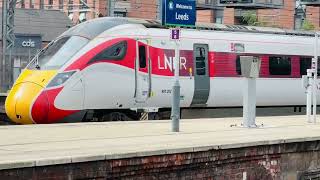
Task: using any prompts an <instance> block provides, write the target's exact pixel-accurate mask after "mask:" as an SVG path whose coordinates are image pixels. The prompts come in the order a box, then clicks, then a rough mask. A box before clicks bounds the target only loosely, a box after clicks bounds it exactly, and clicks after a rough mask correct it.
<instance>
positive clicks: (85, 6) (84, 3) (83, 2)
mask: <svg viewBox="0 0 320 180" xmlns="http://www.w3.org/2000/svg"><path fill="white" fill-rule="evenodd" d="M80 2H81V4H82V8H89V7H88V6H87V3H88V2H87V0H80Z"/></svg>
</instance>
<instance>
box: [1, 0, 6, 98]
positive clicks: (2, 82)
mask: <svg viewBox="0 0 320 180" xmlns="http://www.w3.org/2000/svg"><path fill="white" fill-rule="evenodd" d="M6 50H7V0H3V1H2V59H1V63H0V66H1V77H0V79H1V84H0V92H5V75H6V53H7V52H6Z"/></svg>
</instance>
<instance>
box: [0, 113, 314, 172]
mask: <svg viewBox="0 0 320 180" xmlns="http://www.w3.org/2000/svg"><path fill="white" fill-rule="evenodd" d="M318 120H319V121H320V117H318ZM240 124H241V118H234V117H233V118H216V119H192V120H182V121H181V124H180V128H181V132H179V133H173V132H171V121H164V120H163V121H140V122H108V123H79V124H54V125H27V126H0V137H1V138H0V169H11V168H19V167H32V166H44V165H54V164H64V163H75V162H85V161H95V160H105V159H118V158H129V157H137V156H148V155H161V154H171V153H182V152H193V151H203V150H209V149H228V148H238V147H247V146H256V145H267V144H278V143H285V142H301V141H313V140H320V123H316V124H314V123H307V122H306V117H305V116H273V117H258V118H257V124H258V125H261V124H263V126H261V127H259V128H251V129H247V128H243V127H241V126H240ZM234 125H237V126H234Z"/></svg>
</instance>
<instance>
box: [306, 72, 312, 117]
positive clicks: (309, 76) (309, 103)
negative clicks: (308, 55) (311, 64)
mask: <svg viewBox="0 0 320 180" xmlns="http://www.w3.org/2000/svg"><path fill="white" fill-rule="evenodd" d="M311 81H312V69H307V82H308V85H307V110H306V111H307V118H308V122H309V123H311V122H312V121H311V106H312V86H311V83H312V82H311Z"/></svg>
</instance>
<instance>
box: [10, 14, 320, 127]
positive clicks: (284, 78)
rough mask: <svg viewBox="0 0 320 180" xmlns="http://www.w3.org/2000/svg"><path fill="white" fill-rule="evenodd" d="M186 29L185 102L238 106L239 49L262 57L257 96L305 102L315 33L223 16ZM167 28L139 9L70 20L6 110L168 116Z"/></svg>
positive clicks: (32, 115) (80, 117)
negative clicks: (226, 21)
mask: <svg viewBox="0 0 320 180" xmlns="http://www.w3.org/2000/svg"><path fill="white" fill-rule="evenodd" d="M181 31H182V32H181V40H180V59H179V60H180V83H181V107H182V108H194V107H199V108H215V107H238V106H241V105H242V86H243V84H242V81H241V69H240V61H239V59H240V56H242V55H252V56H258V57H260V59H261V61H262V63H261V72H260V78H259V79H258V80H257V105H258V106H298V105H304V104H305V89H304V88H303V87H302V85H301V76H302V75H304V74H306V69H308V68H310V66H311V59H312V56H313V52H314V49H313V43H314V35H313V34H312V33H307V32H297V31H286V30H282V29H277V28H266V27H245V26H228V25H218V24H202V25H201V24H198V25H197V26H196V27H195V28H182V30H181ZM169 37H170V30H169V29H168V28H165V27H162V26H161V25H160V24H159V23H158V22H156V21H151V20H142V19H130V18H111V17H105V18H98V19H94V20H90V21H87V22H84V23H81V24H79V25H77V26H75V27H72V28H70V29H69V30H68V31H66V32H64V33H63V34H62V35H60V36H59V37H58V38H57V39H56V40H54V41H52V42H51V43H50V44H49V45H48V46H47V47H45V48H44V49H43V50H41V52H39V54H38V55H37V56H36V57H35V58H34V59H33V60H32V61H31V62H30V64H29V65H28V66H27V67H26V69H25V70H24V71H23V72H22V74H21V75H20V77H19V78H18V79H17V80H16V82H15V84H14V85H13V87H12V89H11V90H10V93H9V95H8V97H7V99H6V103H5V109H6V113H7V115H8V117H9V118H10V119H11V120H12V121H14V122H16V123H20V124H32V123H58V122H74V121H88V120H98V121H105V120H124V119H128V120H137V119H139V118H140V116H141V113H140V112H143V111H154V112H157V113H158V118H161V113H162V112H165V111H167V109H168V108H169V107H170V106H171V88H172V84H173V74H174V73H173V71H174V67H173V61H174V48H175V43H173V42H172V41H170V39H169ZM318 53H319V52H318ZM318 99H320V97H319V98H318ZM162 118H164V117H162Z"/></svg>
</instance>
